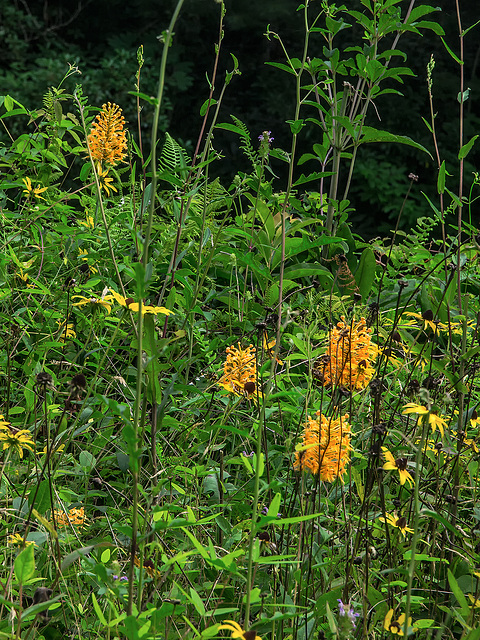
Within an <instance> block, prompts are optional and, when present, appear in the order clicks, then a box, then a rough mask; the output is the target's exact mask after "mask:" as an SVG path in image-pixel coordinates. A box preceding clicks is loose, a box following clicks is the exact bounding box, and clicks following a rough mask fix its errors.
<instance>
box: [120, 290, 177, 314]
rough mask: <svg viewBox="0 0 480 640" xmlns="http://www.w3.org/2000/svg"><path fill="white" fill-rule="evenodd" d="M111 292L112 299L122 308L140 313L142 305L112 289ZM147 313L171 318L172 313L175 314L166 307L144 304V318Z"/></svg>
mask: <svg viewBox="0 0 480 640" xmlns="http://www.w3.org/2000/svg"><path fill="white" fill-rule="evenodd" d="M110 291H111V292H112V296H110V297H113V298H115V300H116V301H117V302H118V304H119V305H120V306H121V307H125V308H126V309H130V311H134V312H135V313H138V310H139V309H140V304H139V303H138V302H135V301H134V299H133V298H124V297H123V296H122V295H120V294H119V293H117V292H116V291H114V290H113V289H110ZM146 313H153V314H154V315H157V314H159V313H162V314H163V315H165V316H169V315H170V314H171V313H173V311H170V309H167V308H166V307H155V306H152V305H149V304H142V316H144V315H145V314H146Z"/></svg>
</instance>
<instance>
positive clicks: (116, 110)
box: [88, 102, 127, 175]
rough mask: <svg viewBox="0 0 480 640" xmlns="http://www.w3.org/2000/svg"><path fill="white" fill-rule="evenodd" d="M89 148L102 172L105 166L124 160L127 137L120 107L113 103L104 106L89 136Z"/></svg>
mask: <svg viewBox="0 0 480 640" xmlns="http://www.w3.org/2000/svg"><path fill="white" fill-rule="evenodd" d="M88 146H89V148H90V153H91V154H92V158H93V160H94V161H95V162H97V163H98V164H99V171H100V172H101V170H102V167H103V166H104V165H108V166H111V165H115V164H117V162H121V161H122V160H123V157H124V156H125V153H126V150H127V137H126V133H125V118H124V117H123V115H122V110H121V109H120V107H119V106H118V105H116V104H115V103H111V102H108V103H107V104H104V105H102V110H101V112H100V113H99V114H98V115H97V117H96V118H95V122H94V123H93V125H92V129H91V131H90V134H89V136H88ZM102 175H103V174H102Z"/></svg>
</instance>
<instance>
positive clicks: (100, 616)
mask: <svg viewBox="0 0 480 640" xmlns="http://www.w3.org/2000/svg"><path fill="white" fill-rule="evenodd" d="M92 602H93V608H94V609H95V613H96V614H97V618H98V619H99V620H100V622H101V623H102V624H104V625H105V626H107V624H108V623H107V621H106V619H105V616H104V615H103V611H102V610H101V609H100V605H99V604H98V601H97V599H96V597H95V594H94V593H93V592H92Z"/></svg>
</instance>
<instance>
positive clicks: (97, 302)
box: [72, 295, 114, 313]
mask: <svg viewBox="0 0 480 640" xmlns="http://www.w3.org/2000/svg"><path fill="white" fill-rule="evenodd" d="M75 298H78V302H74V303H73V305H72V306H74V307H84V306H85V305H86V304H91V305H94V306H98V307H103V308H104V309H106V310H107V313H110V311H111V310H112V305H111V304H110V303H111V302H112V301H113V299H114V298H113V296H107V295H102V297H101V298H85V296H72V300H73V299H75Z"/></svg>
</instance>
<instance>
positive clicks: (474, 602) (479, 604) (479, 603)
mask: <svg viewBox="0 0 480 640" xmlns="http://www.w3.org/2000/svg"><path fill="white" fill-rule="evenodd" d="M475 575H477V573H475ZM467 596H468V599H469V600H470V602H471V603H472V606H473V607H475V608H476V609H477V608H478V607H480V600H478V599H477V598H475V596H474V595H473V594H471V593H467Z"/></svg>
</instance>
